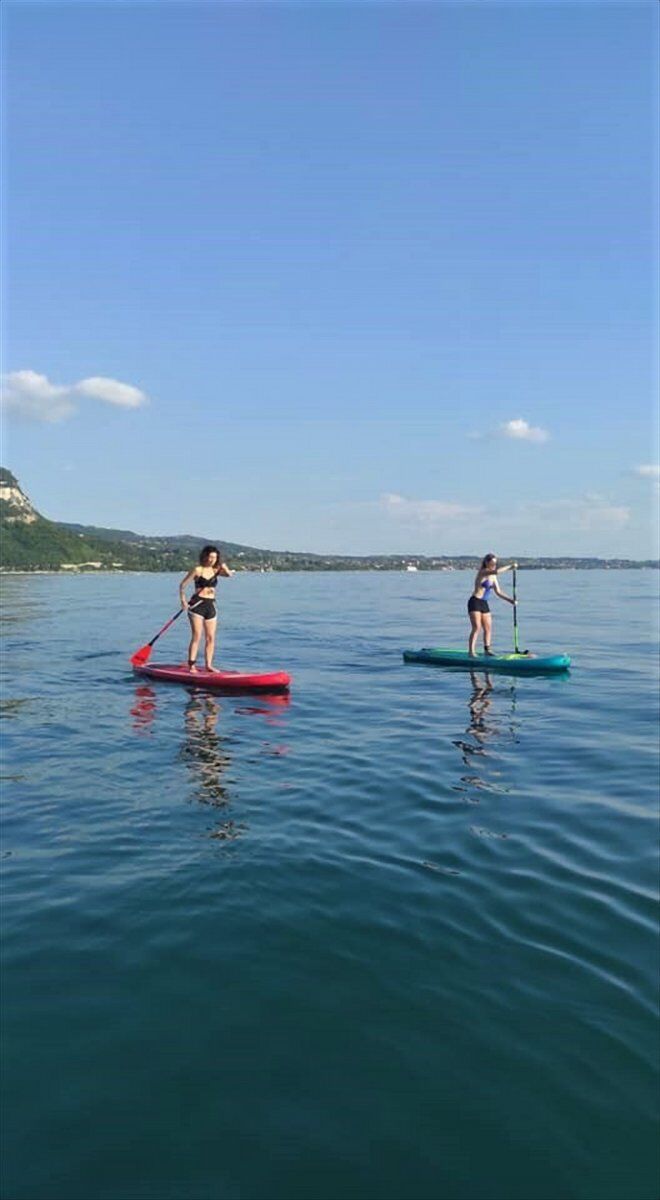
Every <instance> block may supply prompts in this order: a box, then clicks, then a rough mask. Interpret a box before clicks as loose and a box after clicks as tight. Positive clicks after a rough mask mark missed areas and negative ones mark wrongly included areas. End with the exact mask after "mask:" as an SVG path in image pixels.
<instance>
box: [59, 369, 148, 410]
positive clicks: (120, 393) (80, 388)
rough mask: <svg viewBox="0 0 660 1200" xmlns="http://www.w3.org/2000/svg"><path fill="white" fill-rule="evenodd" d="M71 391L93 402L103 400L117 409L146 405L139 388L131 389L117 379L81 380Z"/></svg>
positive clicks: (98, 376) (93, 378) (94, 378)
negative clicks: (89, 398)
mask: <svg viewBox="0 0 660 1200" xmlns="http://www.w3.org/2000/svg"><path fill="white" fill-rule="evenodd" d="M72 391H74V392H77V393H78V394H79V395H81V396H91V397H92V399H93V400H103V401H104V402H105V403H106V404H116V405H117V406H118V407H119V408H139V407H140V406H141V405H142V404H146V403H147V397H146V396H145V394H144V392H141V391H140V390H139V388H136V387H131V385H130V383H119V381H118V380H117V379H104V378H103V376H102V375H94V376H92V378H91V379H81V380H80V383H76V384H74V386H73V388H72Z"/></svg>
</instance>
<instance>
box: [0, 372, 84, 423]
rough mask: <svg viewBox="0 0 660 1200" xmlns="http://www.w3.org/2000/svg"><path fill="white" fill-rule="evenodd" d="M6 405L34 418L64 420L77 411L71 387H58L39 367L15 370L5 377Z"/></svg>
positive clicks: (12, 410) (4, 402)
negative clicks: (71, 394) (40, 373)
mask: <svg viewBox="0 0 660 1200" xmlns="http://www.w3.org/2000/svg"><path fill="white" fill-rule="evenodd" d="M2 403H3V407H5V408H6V409H8V410H9V411H10V412H17V413H20V414H21V415H22V416H24V417H28V418H29V419H31V420H33V421H63V420H64V419H65V418H66V417H70V416H72V414H73V413H74V412H75V411H76V410H75V406H74V405H73V404H72V403H71V401H70V399H69V389H68V388H65V387H56V385H55V384H53V383H50V382H49V380H48V379H47V378H46V376H45V375H38V374H37V372H36V371H12V372H11V373H10V374H9V375H6V376H5V378H4V379H3V387H2Z"/></svg>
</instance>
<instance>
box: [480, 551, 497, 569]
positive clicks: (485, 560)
mask: <svg viewBox="0 0 660 1200" xmlns="http://www.w3.org/2000/svg"><path fill="white" fill-rule="evenodd" d="M494 558H497V555H496V554H485V555H484V557H483V558H482V560H481V566H480V567H479V570H480V571H485V570H486V567H487V565H488V563H489V562H492V561H493V559H494Z"/></svg>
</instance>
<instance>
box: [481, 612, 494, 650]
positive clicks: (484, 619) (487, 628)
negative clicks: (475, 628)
mask: <svg viewBox="0 0 660 1200" xmlns="http://www.w3.org/2000/svg"><path fill="white" fill-rule="evenodd" d="M481 626H482V629H483V631H484V650H490V639H491V636H492V632H493V618H492V616H491V614H490V613H482V616H481Z"/></svg>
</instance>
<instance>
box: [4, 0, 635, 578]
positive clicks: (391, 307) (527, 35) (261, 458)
mask: <svg viewBox="0 0 660 1200" xmlns="http://www.w3.org/2000/svg"><path fill="white" fill-rule="evenodd" d="M657 25H658V9H657V6H656V5H655V3H645V2H642V3H627V4H616V3H596V2H590V0H586V2H583V3H577V4H573V3H562V2H555V3H551V4H545V3H530V4H524V3H508V4H499V3H496V2H494V3H489V4H481V3H464V4H461V3H458V4H449V3H447V4H445V3H429V4H426V3H415V2H412V3H410V2H406V3H387V4H380V3H358V4H344V3H332V2H327V3H323V2H316V3H309V4H278V3H266V4H243V3H231V4H223V3H213V2H209V3H202V4H198V3H195V2H194V0H192V2H187V3H181V4H179V3H167V2H161V3H157V4H155V3H143V4H132V3H119V2H115V3H112V4H109V5H108V4H104V3H82V2H81V3H72V4H71V3H70V4H60V3H55V2H45V3H38V4H33V3H23V2H17V0H9V3H5V6H4V26H5V49H4V57H5V69H6V73H7V79H6V83H5V91H4V107H5V126H6V131H7V132H6V143H5V162H4V166H5V170H4V176H5V190H4V239H3V246H4V259H5V280H6V281H5V290H6V297H7V299H6V305H5V309H6V316H5V327H4V336H3V363H2V370H3V373H4V376H5V405H6V411H5V414H4V420H3V450H2V461H3V463H4V465H6V466H8V467H10V469H12V470H13V471H14V472H15V474H17V475H18V477H19V479H20V481H21V483H22V484H23V486H24V488H25V490H26V491H27V492H28V494H29V495H30V497H31V499H32V500H33V502H34V503H35V504H36V506H37V507H38V508H39V509H40V510H41V511H42V512H44V513H45V514H46V515H47V516H49V517H51V518H53V519H56V520H70V521H82V522H85V523H89V524H98V525H109V526H114V527H121V528H130V529H134V530H137V531H140V532H147V533H175V532H188V533H194V534H199V535H201V536H204V537H206V536H211V537H213V538H217V539H222V538H226V539H227V540H231V541H242V542H246V543H249V544H252V545H259V546H266V547H273V548H291V549H298V550H302V549H310V550H319V551H326V552H338V553H341V552H353V553H368V552H370V551H373V552H385V551H391V552H405V553H409V552H410V553H413V552H418V553H450V554H451V553H474V554H482V553H485V552H486V551H487V550H490V549H493V550H495V551H496V552H499V553H502V554H518V555H525V554H596V555H622V556H626V557H650V556H654V555H656V554H657V542H656V538H657V534H656V531H655V527H654V513H655V510H656V507H657V492H658V420H657V399H656V397H657V385H658V379H657V341H658V337H657V302H656V298H655V297H656V289H657V275H658V272H657V257H658V256H657V242H656V240H655V235H654V209H655V206H656V204H657V190H658V189H657V159H656V158H655V157H654V154H655V149H654V148H655V142H656V139H657V133H658V116H657V113H658V102H657V88H656V84H655V79H656V73H657Z"/></svg>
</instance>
